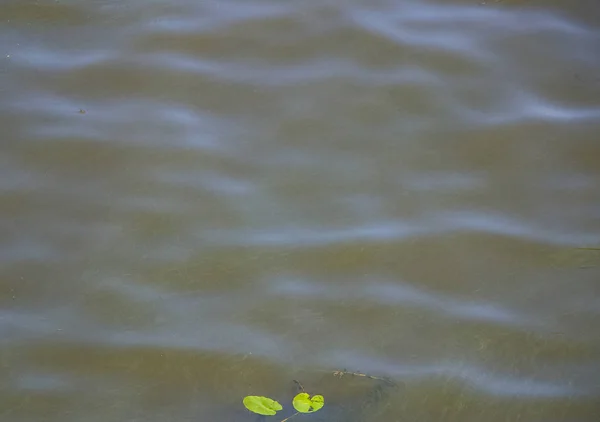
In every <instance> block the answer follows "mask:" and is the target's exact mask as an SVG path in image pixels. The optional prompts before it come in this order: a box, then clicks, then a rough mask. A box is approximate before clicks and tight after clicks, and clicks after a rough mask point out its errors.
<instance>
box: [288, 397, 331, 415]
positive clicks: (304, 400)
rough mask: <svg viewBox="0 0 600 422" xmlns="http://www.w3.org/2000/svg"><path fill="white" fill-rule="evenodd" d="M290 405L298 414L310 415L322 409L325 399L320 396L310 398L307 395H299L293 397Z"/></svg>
mask: <svg viewBox="0 0 600 422" xmlns="http://www.w3.org/2000/svg"><path fill="white" fill-rule="evenodd" d="M292 404H293V405H294V409H296V410H297V411H298V412H300V413H311V412H316V411H317V410H319V409H320V408H322V407H323V405H324V404H325V399H323V396H320V395H317V396H312V398H311V397H310V395H309V394H308V393H300V394H298V395H297V396H296V397H294V400H293V401H292Z"/></svg>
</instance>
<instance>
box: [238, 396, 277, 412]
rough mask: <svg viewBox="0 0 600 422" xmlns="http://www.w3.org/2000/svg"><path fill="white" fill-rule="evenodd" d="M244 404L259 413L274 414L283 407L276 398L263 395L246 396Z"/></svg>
mask: <svg viewBox="0 0 600 422" xmlns="http://www.w3.org/2000/svg"><path fill="white" fill-rule="evenodd" d="M244 406H246V409H248V410H249V411H251V412H254V413H258V414H259V415H274V414H275V413H277V411H278V410H281V409H283V407H281V405H280V404H279V403H278V402H276V401H275V400H273V399H270V398H268V397H262V396H246V397H244Z"/></svg>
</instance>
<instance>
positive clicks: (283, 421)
mask: <svg viewBox="0 0 600 422" xmlns="http://www.w3.org/2000/svg"><path fill="white" fill-rule="evenodd" d="M298 414H300V412H296V413H294V414H293V415H292V416H288V417H287V418H285V419H284V420H282V421H280V422H286V421H287V420H288V419H292V418H293V417H294V416H296V415H298Z"/></svg>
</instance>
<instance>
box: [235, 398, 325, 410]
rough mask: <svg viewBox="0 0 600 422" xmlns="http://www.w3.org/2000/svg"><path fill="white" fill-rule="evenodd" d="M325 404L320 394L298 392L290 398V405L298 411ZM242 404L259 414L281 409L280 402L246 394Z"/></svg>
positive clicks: (317, 407) (316, 407)
mask: <svg viewBox="0 0 600 422" xmlns="http://www.w3.org/2000/svg"><path fill="white" fill-rule="evenodd" d="M324 404H325V399H324V398H323V396H321V395H316V396H312V397H311V396H310V394H308V393H300V394H297V395H296V397H294V400H292V405H293V406H294V409H296V410H297V411H298V412H299V413H312V412H316V411H317V410H319V409H320V408H322V407H323V405H324ZM244 406H246V409H248V410H250V411H251V412H254V413H258V414H259V415H274V414H276V413H277V411H279V410H281V409H283V407H282V406H281V404H279V403H278V402H277V401H275V400H273V399H270V398H268V397H262V396H246V397H244Z"/></svg>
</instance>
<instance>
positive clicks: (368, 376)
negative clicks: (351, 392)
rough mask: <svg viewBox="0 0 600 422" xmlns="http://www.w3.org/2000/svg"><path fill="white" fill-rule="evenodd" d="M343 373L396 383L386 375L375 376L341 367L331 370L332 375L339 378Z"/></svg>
mask: <svg viewBox="0 0 600 422" xmlns="http://www.w3.org/2000/svg"><path fill="white" fill-rule="evenodd" d="M344 375H352V376H356V377H363V378H369V379H372V380H378V381H383V382H386V383H388V384H390V385H396V383H394V382H393V381H392V380H390V379H389V378H386V377H376V376H374V375H369V374H364V373H362V372H350V371H347V370H345V369H343V370H341V371H334V372H333V376H334V377H340V378H342V377H343V376H344Z"/></svg>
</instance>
